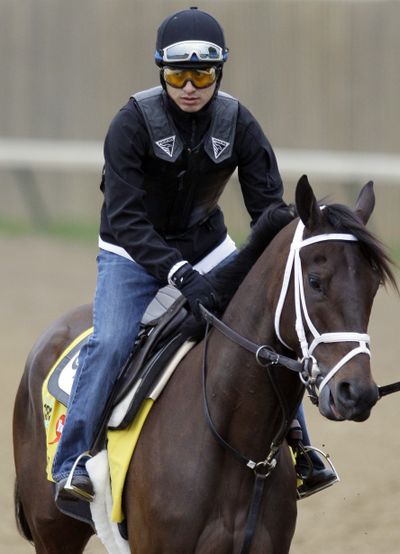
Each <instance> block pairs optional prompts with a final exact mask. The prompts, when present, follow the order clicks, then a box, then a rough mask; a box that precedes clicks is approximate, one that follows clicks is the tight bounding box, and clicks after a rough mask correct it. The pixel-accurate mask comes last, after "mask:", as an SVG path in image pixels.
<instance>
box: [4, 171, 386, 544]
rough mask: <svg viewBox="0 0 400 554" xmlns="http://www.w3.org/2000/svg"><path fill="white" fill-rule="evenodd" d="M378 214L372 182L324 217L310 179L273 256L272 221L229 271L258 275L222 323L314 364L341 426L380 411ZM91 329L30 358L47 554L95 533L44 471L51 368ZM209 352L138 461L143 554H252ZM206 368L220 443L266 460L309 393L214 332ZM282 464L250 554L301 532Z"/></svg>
mask: <svg viewBox="0 0 400 554" xmlns="http://www.w3.org/2000/svg"><path fill="white" fill-rule="evenodd" d="M373 207H374V193H373V188H372V183H369V184H368V185H366V186H365V187H364V188H363V189H362V191H361V193H360V195H359V198H358V200H357V203H356V206H355V210H354V211H352V210H350V209H349V208H346V207H345V206H341V205H337V204H332V205H329V206H326V207H325V209H322V210H321V209H320V207H319V206H318V205H317V202H316V199H315V196H314V193H313V192H312V189H311V187H310V185H309V183H308V180H307V178H306V177H302V178H301V179H300V181H299V183H298V186H297V189H296V208H297V212H298V214H299V217H300V222H299V223H297V221H294V222H293V223H291V224H290V225H288V226H287V227H286V228H285V229H283V230H282V231H281V232H280V233H279V234H278V235H277V236H276V237H275V238H274V240H273V241H272V242H271V243H270V244H269V245H268V247H267V248H265V246H266V244H267V243H268V236H267V235H268V233H267V232H266V226H265V222H263V221H261V222H260V223H259V224H257V226H256V229H255V232H254V236H253V238H252V239H251V240H250V242H249V244H248V246H247V247H245V248H244V249H243V252H241V253H240V254H239V256H238V258H237V261H236V262H235V263H236V267H235V268H231V267H229V266H228V268H227V269H226V272H227V274H228V273H229V271H231V272H232V273H231V275H232V280H234V277H233V275H234V273H235V271H238V267H239V265H240V268H239V269H240V271H242V272H248V274H247V275H246V277H244V279H243V281H242V282H241V284H240V286H239V287H238V289H237V291H236V293H235V294H234V296H233V298H232V300H231V302H230V303H229V305H228V308H227V309H226V311H225V313H224V316H223V321H224V322H225V323H226V324H227V325H228V326H229V327H230V328H232V329H234V330H235V331H236V332H237V333H239V334H240V335H241V336H242V337H245V338H247V339H251V341H253V342H254V343H256V344H259V345H269V346H270V347H271V348H273V349H274V351H276V352H277V353H278V354H281V355H283V356H287V357H291V358H293V359H294V360H296V359H297V358H299V359H304V360H305V361H307V362H308V363H307V364H304V367H306V365H307V367H308V372H309V373H308V375H305V374H304V375H303V381H305V382H306V383H307V385H308V386H309V387H310V388H311V389H312V390H313V391H314V392H315V394H316V397H317V398H318V404H319V410H320V412H321V413H322V414H323V415H324V416H325V417H328V418H330V419H334V420H355V421H362V420H365V419H367V418H368V416H369V414H370V411H371V408H372V407H373V405H374V404H375V403H376V401H377V399H378V389H377V386H376V384H375V382H374V380H373V378H372V376H371V371H370V357H369V349H368V341H369V337H368V335H367V334H366V333H367V325H368V320H369V316H370V311H371V307H372V303H373V299H374V296H375V293H376V291H377V289H378V287H379V285H380V284H381V283H384V282H385V281H388V280H389V281H391V282H392V283H394V277H393V274H392V272H391V269H390V262H389V260H388V258H387V256H386V254H385V253H384V251H383V249H382V247H381V246H380V243H379V242H378V241H377V240H376V239H375V238H374V237H373V236H372V235H371V234H370V233H369V232H368V231H367V230H366V228H365V224H366V222H367V221H368V219H369V216H370V214H371V212H372V210H373ZM300 227H301V229H300ZM303 227H304V229H303ZM299 229H300V231H299ZM296 241H297V242H296ZM291 245H292V246H291ZM264 250H265V251H264ZM246 252H247V254H246ZM249 252H250V253H252V254H248V253H249ZM259 254H261V255H259ZM246 256H248V257H247V258H246ZM251 256H253V257H254V258H257V259H256V260H255V259H253V260H250V259H251ZM251 266H252V267H251ZM250 267H251V268H250ZM285 268H286V269H285ZM249 269H250V271H248V270H249ZM240 271H238V273H240ZM222 277H224V275H223V274H222V276H221V278H222ZM225 277H226V275H225ZM228 277H229V276H228ZM228 281H229V279H228ZM90 324H91V307H90V306H87V307H81V308H78V309H76V310H74V311H72V312H70V313H68V314H67V315H65V316H63V317H62V318H60V319H59V320H58V321H57V322H56V323H55V324H53V325H52V326H51V327H50V329H49V330H48V331H47V332H46V333H45V334H44V335H43V336H42V337H41V338H40V339H39V340H38V342H37V343H36V344H35V345H34V347H33V349H32V351H31V353H30V355H29V357H28V360H27V363H26V367H25V372H24V374H23V377H22V381H21V384H20V387H19V390H18V394H17V398H16V402H15V412H14V450H15V465H16V474H17V484H16V513H17V519H18V522H19V527H20V530H21V531H22V532H23V534H24V535H25V537H26V538H28V539H30V540H31V541H32V542H33V543H34V545H35V548H36V552H38V553H40V554H50V553H51V554H60V553H65V554H78V553H80V552H82V551H83V550H84V548H85V545H86V543H87V541H88V540H89V537H90V536H91V534H92V533H93V531H92V529H91V528H90V527H89V526H88V525H86V524H84V523H80V522H78V521H76V520H74V519H71V518H68V517H66V516H64V515H62V514H61V513H60V512H58V510H57V509H56V507H55V504H54V501H53V487H52V484H51V483H50V482H48V481H47V480H46V473H45V464H46V449H45V433H44V426H43V414H42V404H41V387H42V383H43V380H44V379H45V377H46V374H47V373H48V371H49V368H50V367H51V366H52V365H53V363H54V361H55V360H56V359H57V357H58V356H59V355H60V353H61V352H62V351H63V350H64V349H65V347H66V346H67V345H68V344H69V343H70V342H71V341H72V340H73V339H74V338H75V337H76V336H78V335H79V334H80V333H81V332H82V331H83V330H85V329H87V328H88V327H89V326H90ZM203 347H204V341H203V342H202V343H200V344H199V345H197V346H196V347H195V348H194V349H193V350H192V351H191V352H190V353H189V354H188V355H187V356H186V357H185V358H184V359H183V360H182V361H181V362H180V364H179V366H178V368H177V369H176V371H175V373H174V375H173V377H172V379H171V381H170V382H169V385H168V387H167V388H166V390H165V391H164V392H163V394H162V396H161V397H160V399H159V400H158V401H157V403H156V405H155V407H154V408H153V410H152V411H151V412H150V415H149V417H148V420H147V421H146V424H145V427H144V430H143V432H142V435H141V437H140V440H139V443H138V446H137V448H136V450H135V453H134V456H133V458H132V461H131V464H130V468H129V471H128V476H127V480H126V487H125V493H124V511H125V514H126V518H127V525H128V534H129V544H130V549H131V552H132V553H135V554H138V553H140V554H159V553H162V554H193V553H195V554H212V553H218V554H232V553H233V554H236V553H239V552H243V550H242V545H243V542H244V534H245V526H246V519H247V513H248V510H249V504H250V498H251V496H252V491H253V483H254V475H253V473H254V472H253V470H252V469H250V468H249V467H245V466H244V465H243V464H242V463H240V460H238V459H236V458H235V457H234V456H232V454H231V452H230V451H229V450H227V449H224V448H222V447H221V445H220V444H219V443H218V442H217V441H216V440H215V437H214V436H213V434H212V433H211V432H210V428H209V426H208V425H207V423H206V418H205V415H204V399H203V389H202V370H201V368H202V365H203V355H204V348H203ZM206 362H207V368H208V374H207V382H206V387H205V388H206V396H207V400H208V406H209V411H210V415H211V418H212V420H213V423H214V425H215V427H216V428H217V429H218V432H219V433H220V435H221V436H222V437H223V438H224V440H225V441H227V442H228V443H229V444H230V445H232V447H233V448H235V449H236V450H237V451H239V452H240V453H242V455H243V456H244V457H249V459H251V460H255V461H256V462H259V461H262V460H265V459H266V456H268V454H270V452H271V442H272V441H273V438H274V437H275V436H276V434H277V433H278V432H279V429H281V428H282V426H283V425H284V424H285V423H287V422H284V421H283V419H284V418H285V414H286V419H287V416H288V414H290V415H293V411H294V410H295V409H296V404H297V402H298V399H299V397H301V394H302V392H303V390H304V384H303V382H302V381H301V380H300V379H299V376H298V374H296V373H294V372H292V371H289V370H288V369H286V368H284V367H281V366H280V365H279V364H277V365H275V366H274V367H273V368H269V369H268V368H265V367H261V365H260V364H259V363H258V362H257V359H256V356H255V355H254V354H253V353H250V352H249V351H248V350H246V349H245V348H243V347H242V346H241V345H239V344H237V343H235V342H234V341H232V340H231V339H229V338H227V337H226V336H224V335H223V334H221V333H220V331H219V330H218V329H216V328H213V329H211V331H210V333H209V337H208V342H207V357H206ZM282 403H283V405H284V406H285V410H283V409H282ZM274 460H275V462H276V466H275V468H274V469H273V470H272V471H271V474H270V475H269V476H268V478H267V479H266V480H265V488H264V494H263V496H262V499H261V501H260V507H259V512H258V514H257V524H256V525H255V528H254V536H253V538H252V543H251V547H249V549H248V551H249V552H251V553H253V554H254V553H261V552H262V553H268V554H287V553H288V552H289V548H290V543H291V540H292V537H293V534H294V530H295V523H296V514H297V508H296V475H295V470H294V467H293V462H292V460H291V456H290V452H289V449H288V446H287V444H286V442H285V441H284V442H283V443H282V444H281V446H280V448H279V450H278V451H277V453H276V456H274Z"/></svg>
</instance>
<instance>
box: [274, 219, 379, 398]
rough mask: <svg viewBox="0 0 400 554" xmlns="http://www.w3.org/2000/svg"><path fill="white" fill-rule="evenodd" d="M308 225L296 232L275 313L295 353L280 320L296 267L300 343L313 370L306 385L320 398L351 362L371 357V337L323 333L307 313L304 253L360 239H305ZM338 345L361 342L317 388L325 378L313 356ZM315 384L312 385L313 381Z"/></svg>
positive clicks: (329, 236) (330, 235)
mask: <svg viewBox="0 0 400 554" xmlns="http://www.w3.org/2000/svg"><path fill="white" fill-rule="evenodd" d="M303 233H304V224H303V223H302V221H301V220H300V221H299V223H298V225H297V228H296V231H295V233H294V236H293V240H292V244H291V246H290V252H289V256H288V259H287V262H286V268H285V273H284V277H283V283H282V289H281V294H280V296H279V300H278V304H277V307H276V311H275V332H276V335H277V337H278V339H279V340H280V342H281V343H282V344H283V345H284V346H286V347H287V348H289V349H290V350H292V348H290V346H289V345H287V344H286V343H285V341H284V340H283V339H282V337H281V334H280V330H279V327H280V318H281V314H282V309H283V305H284V303H285V299H286V295H287V292H288V288H289V283H290V277H291V274H292V269H293V268H294V277H293V278H294V298H295V309H296V333H297V337H298V339H299V344H300V347H301V351H302V354H303V360H307V359H310V360H312V369H311V374H310V376H309V377H310V379H309V380H307V381H305V384H306V385H314V390H315V392H316V393H317V395H320V394H321V391H322V389H323V388H324V386H325V385H326V384H327V383H328V382H329V381H330V379H332V377H333V376H334V375H335V374H336V373H337V372H338V371H339V369H340V368H342V367H343V366H344V365H345V364H346V363H347V362H348V361H349V360H351V359H352V358H354V356H357V355H358V354H367V355H368V356H371V352H370V349H369V347H368V343H369V341H370V337H369V335H367V334H366V333H352V332H336V333H322V334H320V333H319V332H318V331H317V329H316V328H315V326H314V325H313V323H312V321H311V318H310V316H309V314H308V311H307V305H306V299H305V293H304V283H303V271H302V265H301V258H300V250H301V248H304V247H305V246H308V245H310V244H315V243H317V242H323V241H328V240H343V241H352V242H354V241H357V240H358V239H357V238H356V237H355V236H354V235H351V234H346V233H326V234H324V235H316V236H315V237H310V238H308V239H304V240H303ZM304 321H305V322H306V324H307V327H308V329H309V331H310V333H311V334H312V335H313V337H314V340H313V341H312V343H311V344H310V345H309V344H308V342H307V338H306V332H305V328H304ZM334 342H358V343H359V346H358V347H356V348H354V349H353V350H351V351H350V352H348V353H347V354H346V355H345V356H343V357H342V358H341V360H339V362H338V363H337V364H336V365H335V366H334V367H333V368H332V369H331V370H330V371H329V372H328V373H327V374H326V375H325V377H324V378H323V379H322V381H321V382H320V384H319V386H316V379H317V377H318V376H320V375H321V371H320V369H319V367H318V362H317V360H316V359H315V357H314V356H313V352H314V350H315V348H316V347H317V346H318V345H319V344H321V343H334ZM310 381H311V382H310Z"/></svg>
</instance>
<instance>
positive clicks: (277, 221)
mask: <svg viewBox="0 0 400 554" xmlns="http://www.w3.org/2000/svg"><path fill="white" fill-rule="evenodd" d="M266 212H267V217H268V222H269V226H270V230H271V231H273V232H274V233H278V232H279V231H280V230H281V229H283V227H285V226H286V225H287V224H288V223H290V222H291V221H293V219H294V218H295V217H296V215H297V214H296V208H295V206H293V205H291V204H289V205H286V204H285V203H284V202H280V203H279V204H271V206H269V207H268V208H267V209H266Z"/></svg>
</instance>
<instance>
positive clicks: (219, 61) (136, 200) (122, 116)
mask: <svg viewBox="0 0 400 554" xmlns="http://www.w3.org/2000/svg"><path fill="white" fill-rule="evenodd" d="M227 58H228V49H227V48H226V46H225V39H224V34H223V30H222V28H221V26H220V25H219V23H218V22H217V21H216V20H215V19H214V18H213V17H212V16H211V15H209V14H207V13H205V12H202V11H200V10H198V9H197V8H190V9H187V10H183V11H180V12H178V13H175V14H173V15H172V16H170V17H168V18H167V19H165V21H164V22H163V23H162V24H161V26H160V28H159V30H158V35H157V44H156V53H155V61H156V64H157V65H158V66H159V68H160V81H161V86H159V87H155V88H153V89H150V90H147V91H143V92H141V93H138V94H135V95H134V96H133V97H131V98H130V99H129V101H128V102H127V104H125V106H124V107H123V108H122V109H121V110H120V111H119V112H118V113H117V115H116V116H115V117H114V119H113V121H112V122H111V125H110V128H109V131H108V134H107V136H106V139H105V146H104V156H105V165H104V170H103V177H102V182H101V190H102V192H103V194H104V203H103V206H102V210H101V223H100V238H99V246H100V251H99V255H98V259H97V260H98V277H97V285H96V294H95V299H94V309H93V324H94V331H93V334H92V335H91V337H90V339H89V341H88V343H87V344H86V345H85V346H84V347H83V348H82V350H81V353H80V356H79V367H78V370H77V373H76V377H75V380H74V384H73V389H72V391H71V396H70V401H69V406H68V415H67V418H66V421H65V425H64V429H63V433H62V438H61V440H60V443H59V446H58V450H57V453H56V456H55V459H54V465H53V478H54V480H55V482H56V483H57V485H56V495H59V496H61V497H68V498H70V497H74V496H75V497H78V498H83V499H85V500H88V501H90V500H91V499H92V498H93V494H94V492H93V486H92V483H91V481H90V478H89V476H88V473H87V471H86V468H85V456H82V457H80V456H81V455H82V454H84V453H87V452H88V451H89V450H90V447H91V445H92V444H93V441H94V439H95V437H96V433H97V431H98V427H99V423H100V420H101V411H102V409H103V408H104V406H105V405H106V402H107V399H108V397H109V395H110V392H111V390H112V387H113V384H114V382H115V380H116V377H117V375H118V372H119V370H120V368H121V367H122V366H123V364H124V362H125V360H126V359H127V357H128V355H129V353H130V350H131V348H132V345H133V344H134V341H135V338H136V336H137V333H138V329H139V323H140V321H141V318H142V316H143V313H144V311H145V309H146V307H147V306H148V304H149V303H150V301H151V300H152V299H153V298H154V296H155V295H156V293H157V291H158V290H159V289H160V287H162V286H164V285H166V284H167V283H170V284H172V285H174V286H175V287H177V288H178V289H179V290H180V291H181V292H182V294H183V295H184V296H185V297H186V299H187V301H188V304H189V307H190V309H191V311H192V312H193V313H194V315H195V316H197V317H199V302H201V304H203V305H204V306H205V307H206V308H208V309H210V310H215V309H217V308H218V296H217V293H216V291H215V290H214V288H213V286H212V284H211V282H210V281H209V280H208V279H207V277H205V276H204V274H205V273H207V272H208V271H209V270H210V269H211V268H213V267H215V266H217V265H218V264H220V263H221V262H223V261H226V260H227V259H228V257H229V256H233V255H234V252H235V245H234V243H233V241H232V240H231V239H230V237H229V236H228V235H227V229H226V226H225V223H224V217H223V214H222V212H221V209H220V208H219V206H218V199H219V197H220V195H221V194H222V191H223V189H224V187H225V185H226V183H227V181H228V179H229V177H230V176H231V175H232V173H233V172H234V170H235V169H236V168H237V169H238V176H239V181H240V184H241V188H242V193H243V199H244V203H245V205H246V208H247V210H248V212H249V214H250V216H251V219H252V223H254V222H255V221H256V220H257V219H258V217H259V216H260V215H261V213H262V212H263V210H264V209H265V208H267V207H270V208H271V207H272V208H273V210H274V214H275V221H277V222H278V226H277V228H280V227H283V226H284V225H285V224H286V223H288V222H289V221H291V219H292V214H291V212H290V211H289V209H288V207H287V206H286V204H285V203H284V202H283V200H282V194H283V186H282V181H281V177H280V174H279V171H278V167H277V163H276V159H275V155H274V152H273V150H272V147H271V145H270V144H269V142H268V140H267V138H266V137H265V135H264V133H263V131H262V130H261V128H260V126H259V124H258V123H257V121H256V120H255V119H254V117H253V116H252V115H251V114H250V112H249V111H248V110H247V109H246V108H245V107H244V106H243V105H242V104H240V103H239V102H238V101H237V100H236V99H234V98H232V97H231V96H229V95H226V94H224V93H221V92H219V87H220V83H221V79H222V71H223V65H224V63H225V61H226V60H227ZM318 462H319V463H320V467H317V470H318V471H317V472H316V474H315V475H317V481H318V486H319V487H320V485H321V484H322V485H326V484H328V482H332V478H333V477H332V472H330V471H329V470H325V469H324V466H323V464H322V463H321V461H320V460H318V459H317V460H316V464H318ZM74 464H75V467H74V468H73V466H74ZM316 464H315V465H316ZM72 468H73V469H74V470H73V475H72V476H71V479H72V480H71V479H70V484H71V487H68V488H65V485H66V480H67V477H68V476H69V474H70V472H71V471H72ZM314 486H315V483H311V488H312V487H314Z"/></svg>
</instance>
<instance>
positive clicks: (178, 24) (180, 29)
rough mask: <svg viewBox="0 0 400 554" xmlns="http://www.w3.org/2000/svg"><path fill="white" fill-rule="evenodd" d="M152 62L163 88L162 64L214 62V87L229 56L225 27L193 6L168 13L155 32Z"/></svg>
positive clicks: (185, 66) (190, 65) (196, 65)
mask: <svg viewBox="0 0 400 554" xmlns="http://www.w3.org/2000/svg"><path fill="white" fill-rule="evenodd" d="M154 58H155V62H156V64H157V65H158V66H159V67H160V68H161V71H160V79H161V84H162V85H163V87H164V88H165V81H164V78H163V75H162V73H163V72H162V68H163V67H165V66H172V67H179V68H181V69H201V68H207V67H210V66H215V67H216V68H217V70H218V78H217V87H216V90H217V89H218V87H219V84H220V81H221V78H222V66H223V64H224V63H225V61H226V60H227V58H228V49H227V48H226V45H225V37H224V31H223V29H222V27H221V25H220V24H219V23H218V21H217V20H216V19H215V18H214V17H213V16H211V15H209V14H208V13H206V12H203V11H201V10H199V9H198V8H195V7H192V8H190V9H188V10H182V11H179V12H177V13H175V14H172V15H170V16H169V17H167V18H166V19H165V20H164V21H163V22H162V23H161V25H160V27H159V29H158V32H157V42H156V52H155V56H154Z"/></svg>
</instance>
